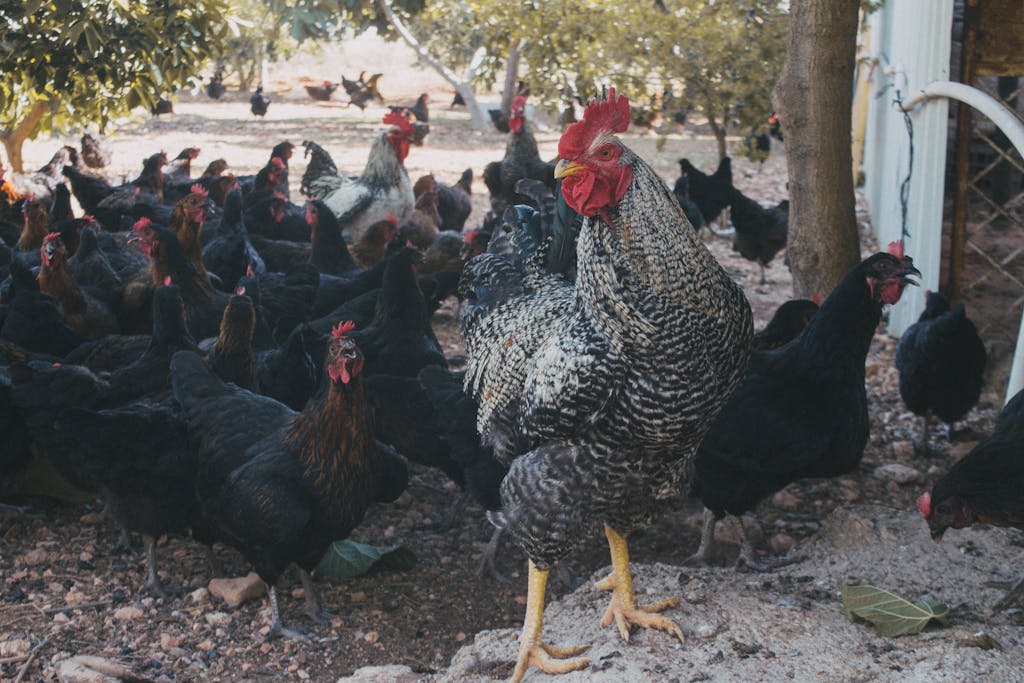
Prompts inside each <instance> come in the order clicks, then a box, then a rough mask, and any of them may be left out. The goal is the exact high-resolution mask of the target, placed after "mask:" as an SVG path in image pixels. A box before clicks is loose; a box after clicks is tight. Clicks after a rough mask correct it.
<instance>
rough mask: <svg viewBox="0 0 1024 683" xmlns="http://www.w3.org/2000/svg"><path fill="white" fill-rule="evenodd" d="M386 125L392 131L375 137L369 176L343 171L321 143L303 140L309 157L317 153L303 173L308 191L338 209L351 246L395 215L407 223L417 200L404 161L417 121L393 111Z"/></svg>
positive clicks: (339, 219)
mask: <svg viewBox="0 0 1024 683" xmlns="http://www.w3.org/2000/svg"><path fill="white" fill-rule="evenodd" d="M384 125H386V126H388V129H387V130H386V131H385V132H383V133H381V134H380V135H378V136H377V139H376V140H374V142H373V146H372V147H371V148H370V156H369V158H368V159H367V161H366V168H365V169H363V175H361V176H358V177H349V176H346V175H343V174H340V173H339V172H338V168H337V166H335V164H334V161H333V160H332V159H331V156H330V154H328V153H327V152H326V151H325V150H324V149H323V148H321V147H320V146H319V145H317V144H316V143H314V142H309V141H306V142H303V143H302V145H303V146H304V147H305V148H306V155H307V156H309V155H310V154H312V158H311V159H310V160H309V165H308V166H307V167H306V172H305V173H303V174H302V191H303V192H304V193H308V194H309V195H310V196H312V198H313V199H321V200H323V202H324V204H326V205H327V207H328V208H329V209H330V210H331V211H332V212H334V215H335V216H337V217H338V222H339V223H340V224H341V230H342V234H343V235H344V236H345V239H346V240H347V241H348V242H349V244H353V243H355V242H358V241H359V239H360V238H361V237H362V236H363V233H364V232H366V229H367V228H369V227H370V226H371V225H373V224H374V223H378V222H380V221H383V220H386V219H387V217H388V215H389V214H390V215H393V216H395V217H397V218H398V220H399V222H401V221H403V220H404V219H405V217H406V215H408V214H409V213H411V212H412V210H413V206H414V204H415V202H416V199H415V197H413V193H412V183H411V182H410V181H409V174H408V172H406V170H405V166H404V165H403V162H404V161H405V157H406V156H408V154H409V143H410V142H411V141H412V139H413V135H414V131H413V128H412V124H411V123H409V121H408V120H406V118H405V117H403V116H402V115H401V114H396V113H394V112H390V113H388V114H386V115H385V116H384Z"/></svg>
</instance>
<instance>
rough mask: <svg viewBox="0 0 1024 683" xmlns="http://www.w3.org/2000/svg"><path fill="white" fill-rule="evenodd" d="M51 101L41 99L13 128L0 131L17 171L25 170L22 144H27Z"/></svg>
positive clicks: (11, 161) (10, 160)
mask: <svg viewBox="0 0 1024 683" xmlns="http://www.w3.org/2000/svg"><path fill="white" fill-rule="evenodd" d="M49 108H50V103H49V102H46V101H44V100H39V101H38V102H36V103H35V104H34V105H32V108H31V109H30V110H29V112H28V114H26V115H25V118H23V119H22V120H21V121H19V122H18V124H17V125H15V126H14V128H13V129H10V130H4V131H0V142H3V143H4V150H5V151H6V152H7V161H8V163H10V165H11V168H12V169H13V170H14V172H15V173H24V172H25V160H24V159H23V158H22V156H21V146H22V145H23V144H25V140H28V138H29V136H30V135H32V132H33V131H34V130H35V129H36V126H38V125H39V122H40V121H42V119H43V115H44V114H45V113H46V110H47V109H49Z"/></svg>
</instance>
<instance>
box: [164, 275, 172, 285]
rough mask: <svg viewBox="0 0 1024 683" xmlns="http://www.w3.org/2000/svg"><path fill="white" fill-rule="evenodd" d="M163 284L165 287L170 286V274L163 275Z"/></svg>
mask: <svg viewBox="0 0 1024 683" xmlns="http://www.w3.org/2000/svg"><path fill="white" fill-rule="evenodd" d="M164 286H165V287H170V286H171V276H170V275H165V276H164Z"/></svg>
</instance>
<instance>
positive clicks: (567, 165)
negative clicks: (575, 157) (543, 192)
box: [555, 159, 583, 178]
mask: <svg viewBox="0 0 1024 683" xmlns="http://www.w3.org/2000/svg"><path fill="white" fill-rule="evenodd" d="M582 168H583V164H577V163H576V162H575V161H569V160H568V159H559V160H558V165H557V166H555V178H565V177H566V176H571V175H572V174H573V173H576V172H577V171H579V170H580V169H582Z"/></svg>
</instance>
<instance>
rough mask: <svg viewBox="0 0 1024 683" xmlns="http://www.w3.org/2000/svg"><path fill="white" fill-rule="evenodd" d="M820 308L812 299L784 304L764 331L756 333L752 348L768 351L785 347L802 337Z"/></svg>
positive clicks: (776, 311) (796, 300)
mask: <svg viewBox="0 0 1024 683" xmlns="http://www.w3.org/2000/svg"><path fill="white" fill-rule="evenodd" d="M818 307H819V304H818V302H817V301H813V300H811V299H791V300H789V301H787V302H785V303H783V304H782V305H781V306H779V307H778V308H777V309H776V310H775V314H774V315H773V316H772V319H771V320H769V321H768V324H767V325H765V326H764V329H763V330H761V331H760V332H756V333H754V339H753V342H752V344H751V345H752V347H753V348H755V349H759V350H761V351H768V350H769V349H777V348H779V347H780V346H785V345H786V344H788V343H789V342H790V341H792V340H794V339H796V338H797V337H798V336H800V333H801V332H803V331H804V328H805V327H807V326H808V325H809V324H810V322H811V319H812V318H814V315H815V314H816V313H817V312H818Z"/></svg>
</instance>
